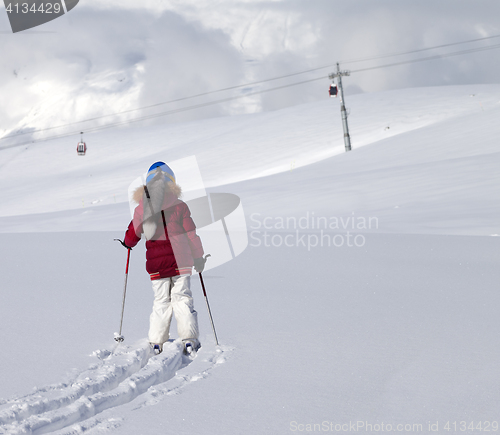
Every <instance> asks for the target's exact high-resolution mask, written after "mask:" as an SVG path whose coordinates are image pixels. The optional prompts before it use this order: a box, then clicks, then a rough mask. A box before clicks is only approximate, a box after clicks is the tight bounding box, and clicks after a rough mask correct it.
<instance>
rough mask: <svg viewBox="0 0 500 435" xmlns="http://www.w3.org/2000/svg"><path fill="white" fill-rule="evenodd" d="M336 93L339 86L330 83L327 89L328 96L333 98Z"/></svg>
mask: <svg viewBox="0 0 500 435" xmlns="http://www.w3.org/2000/svg"><path fill="white" fill-rule="evenodd" d="M338 93H339V88H338V87H337V85H330V90H329V94H330V97H332V98H334V97H336V96H337V94H338Z"/></svg>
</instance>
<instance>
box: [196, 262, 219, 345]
mask: <svg viewBox="0 0 500 435" xmlns="http://www.w3.org/2000/svg"><path fill="white" fill-rule="evenodd" d="M209 256H210V255H207V256H206V257H205V260H206V259H207V257H209ZM199 275H200V282H201V288H202V289H203V296H205V302H206V303H207V309H208V316H209V317H210V323H211V324H212V330H213V331H214V337H215V344H216V345H217V346H218V345H219V340H217V333H216V332H215V326H214V319H213V318H212V312H211V311H210V304H209V303H208V297H207V292H206V290H205V283H204V282H203V276H202V275H201V272H200V273H199Z"/></svg>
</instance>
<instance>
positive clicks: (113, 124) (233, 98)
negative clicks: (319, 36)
mask: <svg viewBox="0 0 500 435" xmlns="http://www.w3.org/2000/svg"><path fill="white" fill-rule="evenodd" d="M327 78H328V76H321V77H316V78H314V79H309V80H303V81H301V82H295V83H290V84H288V85H283V86H278V87H275V88H269V89H265V90H262V91H256V92H250V93H248V94H245V95H238V96H234V97H228V98H222V99H219V100H214V101H208V102H206V103H200V104H196V105H192V106H187V107H182V108H179V109H172V110H168V111H165V112H160V113H154V114H151V115H146V116H141V117H139V118H134V119H129V120H126V121H119V122H114V123H111V124H105V125H100V126H97V127H90V128H86V129H85V132H86V133H89V132H90V133H92V132H96V131H101V130H106V129H108V128H114V127H118V126H120V125H124V124H131V123H133V122H140V121H146V120H149V119H154V118H159V117H161V116H167V115H173V114H176V113H180V112H186V111H189V110H193V109H199V108H202V107H208V106H213V105H216V104H220V103H225V102H229V101H233V100H238V99H241V98H246V97H251V96H254V95H258V94H264V93H267V92H271V91H277V90H280V89H285V88H290V87H292V86H298V85H302V84H304V83H311V82H314V81H318V80H325V79H327ZM74 135H75V132H74V131H72V132H68V133H61V134H58V135H54V136H50V137H46V138H40V139H34V140H30V141H27V142H23V143H20V144H13V145H8V146H4V147H0V150H3V149H7V148H14V147H18V146H24V145H31V144H33V143H38V142H45V141H48V140H52V139H60V138H63V137H69V136H74Z"/></svg>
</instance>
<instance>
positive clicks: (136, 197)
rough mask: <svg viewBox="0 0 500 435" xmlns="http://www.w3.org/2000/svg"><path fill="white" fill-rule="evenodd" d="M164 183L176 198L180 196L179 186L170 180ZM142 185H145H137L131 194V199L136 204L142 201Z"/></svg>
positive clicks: (180, 189)
mask: <svg viewBox="0 0 500 435" xmlns="http://www.w3.org/2000/svg"><path fill="white" fill-rule="evenodd" d="M166 184H167V186H168V190H170V192H172V193H173V194H174V195H175V196H176V197H177V198H180V197H181V196H182V188H181V186H179V185H178V184H176V183H174V182H172V181H169V182H168V183H166ZM144 187H145V186H139V187H138V188H137V189H135V190H134V193H133V194H132V199H133V201H134V202H136V203H137V204H139V203H140V202H141V201H142V198H143V197H144Z"/></svg>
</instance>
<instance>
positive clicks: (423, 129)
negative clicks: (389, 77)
mask: <svg viewBox="0 0 500 435" xmlns="http://www.w3.org/2000/svg"><path fill="white" fill-rule="evenodd" d="M472 94H473V95H474V96H471V95H472ZM347 103H348V106H349V107H351V115H350V118H349V122H350V127H351V136H352V144H353V151H351V152H350V153H344V151H343V142H342V131H341V124H340V113H339V108H338V101H337V100H333V99H330V100H328V101H324V102H318V103H314V104H308V105H303V106H296V107H292V108H289V109H284V110H280V111H276V112H269V113H261V114H253V115H245V116H237V117H229V118H220V119H212V120H204V121H201V122H198V123H190V124H179V125H167V126H154V127H147V128H146V127H132V128H127V129H119V130H114V131H103V132H101V133H95V134H92V135H88V136H87V137H86V141H87V145H88V147H89V151H88V154H87V156H85V157H78V156H76V151H75V147H76V143H69V141H68V139H64V140H63V139H60V140H53V141H47V142H40V143H35V144H32V145H29V146H20V147H11V148H5V149H0V169H1V170H0V182H1V183H2V186H3V189H2V191H1V192H0V196H1V198H0V199H1V203H2V208H1V210H0V225H1V226H0V231H1V233H2V234H0V241H1V246H2V249H3V252H4V254H3V258H2V263H1V264H0V273H1V275H0V276H1V277H2V279H1V282H2V292H1V293H0V300H1V303H0V331H1V335H0V348H1V349H2V356H1V359H0V361H1V370H0V385H1V392H0V397H2V399H0V433H5V434H17V433H36V434H39V433H56V434H77V433H89V434H97V433H108V432H109V433H116V434H156V433H172V434H193V433H203V434H235V433H241V434H247V433H259V434H279V433H289V432H306V429H307V428H308V427H309V428H310V429H311V431H312V430H313V429H314V431H316V432H318V431H319V429H318V427H321V428H323V429H322V431H325V430H324V429H325V428H326V427H328V428H329V431H331V432H334V431H335V430H334V429H335V424H355V425H359V424H361V423H363V424H371V425H376V424H382V423H384V424H385V425H387V424H392V425H393V427H394V428H395V427H396V425H397V424H403V425H407V424H409V425H414V424H416V425H419V424H421V425H422V426H421V430H418V426H417V430H413V431H418V432H420V433H431V432H434V433H435V432H436V431H433V430H431V428H430V426H429V425H430V424H436V423H437V424H438V426H439V433H445V432H446V431H445V429H444V427H445V424H446V422H451V423H453V422H460V421H466V422H467V423H468V424H469V423H470V422H475V423H474V424H476V425H477V423H479V422H482V424H483V426H484V425H485V424H486V422H493V421H498V416H497V410H498V406H499V404H500V394H499V391H500V390H499V387H500V378H499V375H498V370H497V365H498V364H497V362H498V360H499V358H500V351H499V349H500V347H499V338H498V333H497V331H498V328H499V326H500V325H499V320H498V309H499V302H500V297H499V295H498V281H499V278H500V277H499V267H498V264H499V260H500V258H499V257H500V255H499V252H500V251H499V243H500V239H499V238H498V237H496V236H498V235H499V234H500V228H499V216H500V205H499V204H500V201H499V200H500V189H499V188H498V186H499V182H500V179H499V177H500V176H499V173H498V167H499V165H500V149H499V145H498V137H499V135H498V133H499V130H498V129H499V127H498V122H497V120H498V117H499V115H500V113H499V110H500V105H499V103H500V86H498V85H481V86H479V85H478V86H472V85H468V86H455V87H441V88H422V89H411V90H401V91H391V92H384V93H377V94H361V95H355V96H352V97H348V101H347ZM387 127H389V128H387ZM193 155H194V156H196V159H197V161H198V165H199V168H200V171H201V174H202V176H203V180H204V182H205V186H206V188H207V191H208V192H209V193H216V192H226V193H234V194H237V195H239V196H240V198H241V201H242V204H243V208H244V210H245V215H246V221H247V226H248V234H249V246H248V247H247V249H246V250H245V251H244V252H243V253H242V254H241V255H239V256H238V257H236V258H235V259H234V260H233V261H231V262H228V263H225V264H223V265H222V266H219V267H217V268H214V269H212V270H209V271H207V272H206V274H204V279H205V283H206V286H207V292H208V297H209V300H210V305H211V308H212V313H213V316H214V320H215V325H216V328H217V333H218V336H219V340H220V342H221V343H222V346H221V347H220V348H216V347H215V344H214V339H213V334H212V330H211V326H210V323H209V320H208V315H207V313H206V307H205V306H204V305H205V302H204V301H203V295H202V292H201V288H200V283H199V280H198V278H197V277H193V280H192V288H193V293H194V298H195V306H196V309H197V311H198V312H199V319H200V325H201V330H202V336H201V341H202V345H203V347H202V348H201V350H200V352H199V353H198V355H197V356H196V358H195V359H194V360H190V359H188V358H187V357H186V356H183V355H182V351H181V345H180V343H179V342H178V341H176V340H175V337H176V332H175V324H174V325H173V326H172V341H171V342H170V343H169V344H168V345H167V346H166V347H165V351H164V352H163V353H162V354H161V355H159V356H153V355H151V353H150V351H149V346H148V344H147V339H146V338H145V337H146V334H147V327H148V317H149V312H150V308H151V302H152V295H151V290H150V282H149V279H148V276H147V274H146V272H145V270H144V245H143V244H142V243H141V244H140V245H139V246H138V247H137V248H134V250H133V251H132V255H131V265H130V273H129V281H128V289H127V302H126V307H125V317H124V330H123V334H124V336H125V342H124V343H123V344H121V345H118V346H116V343H115V342H114V341H113V333H114V332H115V331H117V329H118V326H119V316H120V309H121V297H122V291H123V278H124V269H125V260H126V251H125V250H124V249H123V248H122V247H121V246H120V245H119V244H118V243H117V242H114V241H113V239H114V238H116V237H121V236H122V235H123V232H124V230H125V228H126V225H127V224H128V221H129V219H130V212H129V205H128V203H127V202H126V201H127V189H128V186H129V185H130V183H132V182H133V181H134V180H135V179H136V178H137V177H139V176H140V175H142V174H143V173H144V171H145V169H147V167H149V165H150V164H151V163H152V162H154V161H156V160H165V161H167V162H168V161H173V160H177V159H180V158H183V157H189V156H193ZM370 218H372V219H373V220H372V221H370V220H369V219H370ZM324 222H328V225H327V226H326V227H325V226H324ZM335 222H336V223H337V227H336V228H332V226H331V225H333V224H332V223H335ZM363 222H364V223H365V225H363ZM367 222H371V225H369V224H367ZM340 242H342V246H340ZM356 243H357V244H358V245H359V246H356ZM349 245H350V246H349ZM209 261H210V260H209ZM323 423H325V424H326V426H321V425H323ZM490 424H491V423H490ZM300 425H303V426H300ZM307 425H310V426H307ZM314 425H316V426H314ZM300 428H302V429H303V430H300ZM330 429H331V430H330ZM339 431H345V430H343V429H342V430H337V432H339ZM358 431H364V432H375V431H377V430H376V429H373V428H372V430H366V428H365V430H361V429H360V430H358Z"/></svg>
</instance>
